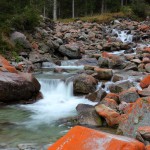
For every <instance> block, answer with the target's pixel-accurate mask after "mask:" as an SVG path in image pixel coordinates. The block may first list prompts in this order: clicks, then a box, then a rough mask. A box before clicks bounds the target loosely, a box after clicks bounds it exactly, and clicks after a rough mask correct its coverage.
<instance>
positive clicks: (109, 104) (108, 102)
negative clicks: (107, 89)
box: [100, 98, 118, 109]
mask: <svg viewBox="0 0 150 150" xmlns="http://www.w3.org/2000/svg"><path fill="white" fill-rule="evenodd" d="M100 104H104V105H105V106H107V107H109V108H111V109H117V106H118V104H117V102H116V101H115V100H114V99H110V98H104V99H103V100H102V101H101V102H100Z"/></svg>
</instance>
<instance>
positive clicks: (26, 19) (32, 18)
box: [11, 7, 40, 30]
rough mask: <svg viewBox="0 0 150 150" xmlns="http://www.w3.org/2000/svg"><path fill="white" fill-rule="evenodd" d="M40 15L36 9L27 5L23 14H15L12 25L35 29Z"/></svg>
mask: <svg viewBox="0 0 150 150" xmlns="http://www.w3.org/2000/svg"><path fill="white" fill-rule="evenodd" d="M39 20H40V16H39V13H38V11H37V10H36V9H33V8H30V7H26V8H25V9H24V10H23V12H22V14H17V15H15V16H14V17H13V18H12V20H11V26H12V27H14V28H15V29H17V30H33V29H34V27H36V26H37V25H38V24H39Z"/></svg>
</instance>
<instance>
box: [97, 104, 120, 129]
mask: <svg viewBox="0 0 150 150" xmlns="http://www.w3.org/2000/svg"><path fill="white" fill-rule="evenodd" d="M95 109H96V112H97V113H98V114H99V115H100V116H102V117H104V118H105V119H106V122H107V124H108V125H109V126H114V125H117V124H119V122H120V114H119V113H117V112H116V111H114V110H113V109H111V108H109V107H107V106H106V105H104V104H100V105H97V106H96V107H95Z"/></svg>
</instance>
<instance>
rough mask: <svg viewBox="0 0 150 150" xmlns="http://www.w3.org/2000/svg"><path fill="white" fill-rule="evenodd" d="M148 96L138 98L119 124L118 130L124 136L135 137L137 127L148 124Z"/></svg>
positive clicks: (149, 111) (149, 108) (149, 106)
mask: <svg viewBox="0 0 150 150" xmlns="http://www.w3.org/2000/svg"><path fill="white" fill-rule="evenodd" d="M149 118H150V97H147V98H139V99H138V100H137V101H136V102H135V103H133V105H132V107H130V110H129V111H128V112H127V113H126V118H125V119H124V120H122V121H121V122H120V124H119V127H118V131H119V132H121V133H123V135H125V136H130V137H136V131H137V130H138V128H139V127H144V126H149V125H150V119H149Z"/></svg>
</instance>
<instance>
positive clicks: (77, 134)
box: [48, 126, 145, 150]
mask: <svg viewBox="0 0 150 150" xmlns="http://www.w3.org/2000/svg"><path fill="white" fill-rule="evenodd" d="M48 150H145V146H144V144H143V143H141V142H139V141H137V140H134V139H131V138H128V137H123V136H118V135H112V134H109V133H104V132H100V131H96V130H93V129H89V128H86V127H81V126H76V127H74V128H72V129H71V130H70V131H69V132H68V133H67V134H66V135H65V136H63V137H62V138H60V139H59V140H58V141H57V142H56V143H54V144H53V145H52V146H50V147H49V148H48Z"/></svg>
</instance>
